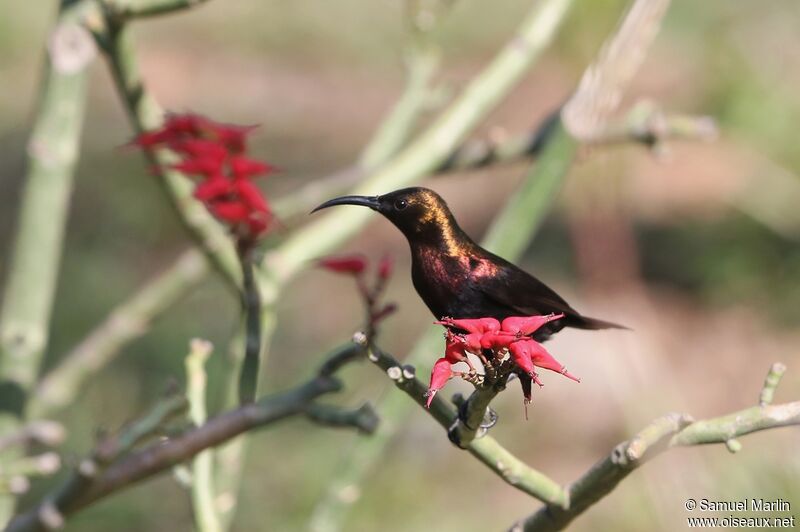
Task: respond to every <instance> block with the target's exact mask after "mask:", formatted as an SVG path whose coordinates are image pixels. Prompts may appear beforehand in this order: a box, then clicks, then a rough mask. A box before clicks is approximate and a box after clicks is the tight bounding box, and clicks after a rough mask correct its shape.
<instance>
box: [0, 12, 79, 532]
mask: <svg viewBox="0 0 800 532" xmlns="http://www.w3.org/2000/svg"><path fill="white" fill-rule="evenodd" d="M85 7H86V6H85V4H84V3H81V2H78V3H76V2H68V1H66V0H65V1H62V2H61V4H60V9H59V14H58V20H57V22H56V26H55V28H54V29H53V30H52V31H51V33H50V37H49V41H48V50H47V62H46V66H45V71H44V78H43V81H42V85H41V94H40V97H39V98H40V99H39V104H38V110H37V115H36V121H35V124H34V127H33V132H32V134H31V137H30V140H29V142H28V161H27V165H28V167H27V173H26V176H25V184H24V185H23V189H22V196H21V198H20V201H19V204H20V208H19V214H18V221H17V228H16V234H15V244H14V248H13V252H12V253H11V259H10V261H9V264H8V278H7V281H6V285H5V295H4V298H3V302H2V308H1V309H0V434H10V433H13V432H15V431H16V430H17V429H19V428H20V427H21V426H22V420H23V418H24V412H25V408H26V401H27V398H28V395H29V393H30V390H31V388H32V387H33V385H34V382H35V380H36V377H37V376H38V374H39V369H40V365H41V361H42V355H43V353H44V351H45V348H46V347H47V342H48V336H49V325H50V315H51V312H52V308H53V298H54V295H55V290H56V281H57V278H58V271H59V265H60V262H61V252H62V243H63V239H64V228H65V227H66V220H67V214H68V208H69V198H70V195H71V193H72V188H73V177H74V172H75V164H76V162H77V160H78V147H79V144H80V136H81V127H82V124H83V118H84V107H85V104H86V78H87V74H86V73H87V70H88V66H89V64H90V63H91V62H92V60H93V59H94V56H95V47H94V41H93V39H92V36H91V34H90V33H89V32H88V31H86V29H85V28H84V27H83V26H82V25H81V24H80V18H81V16H82V14H83V11H84V9H85ZM20 454H21V449H19V448H15V449H13V450H9V451H8V452H6V453H5V456H4V457H3V460H4V461H5V460H8V461H13V460H14V459H16V458H18V457H19V456H20ZM13 507H14V498H13V496H10V495H6V494H2V495H0V525H3V524H5V523H6V522H7V521H8V519H9V517H10V516H11V513H12V512H13Z"/></svg>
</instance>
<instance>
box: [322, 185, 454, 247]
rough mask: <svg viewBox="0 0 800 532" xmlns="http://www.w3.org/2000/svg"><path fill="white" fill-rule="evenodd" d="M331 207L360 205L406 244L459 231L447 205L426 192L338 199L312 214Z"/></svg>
mask: <svg viewBox="0 0 800 532" xmlns="http://www.w3.org/2000/svg"><path fill="white" fill-rule="evenodd" d="M334 205H361V206H363V207H369V208H370V209H372V210H374V211H378V212H379V213H381V214H382V215H383V216H384V217H385V218H387V219H388V220H389V221H390V222H392V223H393V224H394V225H395V226H397V228H398V229H400V231H402V232H403V234H404V235H406V237H407V238H408V239H409V240H415V239H420V238H426V237H437V236H440V235H442V234H443V233H450V232H452V231H453V230H458V226H457V225H456V222H455V220H454V219H453V215H452V214H451V213H450V209H449V208H448V207H447V203H445V201H444V200H443V199H442V198H441V196H439V195H438V194H437V193H436V192H434V191H433V190H430V189H428V188H423V187H411V188H403V189H400V190H395V191H394V192H389V193H387V194H383V195H380V196H341V197H339V198H334V199H332V200H328V201H326V202H325V203H323V204H322V205H320V206H319V207H317V208H316V209H314V210H313V211H311V212H312V213H313V212H316V211H319V210H321V209H327V208H328V207H333V206H334Z"/></svg>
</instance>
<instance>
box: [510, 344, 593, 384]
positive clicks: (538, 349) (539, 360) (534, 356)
mask: <svg viewBox="0 0 800 532" xmlns="http://www.w3.org/2000/svg"><path fill="white" fill-rule="evenodd" d="M524 342H525V343H526V344H530V357H531V360H532V361H533V363H534V365H536V366H538V367H540V368H544V369H549V370H551V371H555V372H557V373H561V374H562V375H564V376H565V377H567V378H568V379H572V380H574V381H575V382H581V380H580V379H579V378H578V377H576V376H575V375H573V374H571V373H570V372H569V371H567V368H565V367H564V366H563V365H562V364H561V363H560V362H558V360H556V359H555V358H553V355H551V354H550V353H548V352H547V350H546V349H545V348H544V346H543V345H542V344H540V343H539V342H536V341H535V340H524ZM520 343H522V341H520Z"/></svg>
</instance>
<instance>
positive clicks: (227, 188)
mask: <svg viewBox="0 0 800 532" xmlns="http://www.w3.org/2000/svg"><path fill="white" fill-rule="evenodd" d="M232 190H233V185H232V183H231V182H230V181H228V180H227V179H225V178H224V177H222V176H217V177H212V178H210V179H207V180H205V181H203V182H202V183H200V184H199V185H197V188H195V189H194V197H195V198H197V199H199V200H200V201H211V200H215V199H219V198H220V197H225V196H227V195H228V194H230V193H231V191H232Z"/></svg>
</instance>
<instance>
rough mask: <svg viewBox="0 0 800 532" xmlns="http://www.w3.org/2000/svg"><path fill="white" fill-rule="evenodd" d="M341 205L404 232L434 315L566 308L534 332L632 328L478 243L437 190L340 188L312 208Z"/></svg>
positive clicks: (542, 336) (416, 279)
mask: <svg viewBox="0 0 800 532" xmlns="http://www.w3.org/2000/svg"><path fill="white" fill-rule="evenodd" d="M337 205H358V206H362V207H368V208H370V209H372V210H374V211H377V212H378V213H380V214H381V215H383V217H384V218H386V219H387V220H389V221H390V222H391V223H392V224H394V225H395V227H397V228H398V229H399V230H400V231H401V232H402V233H403V235H404V236H405V237H406V240H407V241H408V244H409V247H410V249H411V258H412V261H411V279H412V282H413V284H414V288H415V289H416V291H417V293H418V294H419V296H420V298H421V299H422V301H423V302H424V303H425V305H426V306H427V307H428V309H429V310H430V311H431V313H432V314H433V315H434V317H435V318H436V319H437V320H442V319H445V318H458V319H466V318H486V317H491V318H495V319H497V320H498V321H502V320H503V319H505V318H508V317H512V316H535V315H545V314H563V317H561V318H559V319H556V320H553V321H551V322H549V323H547V324H546V325H545V326H544V327H542V328H541V329H539V330H538V331H536V333H535V334H534V336H533V338H534V339H535V340H537V341H540V342H542V341H545V340H547V339H548V338H550V336H552V335H553V334H555V333H557V332H559V331H560V330H561V329H563V328H564V327H572V328H576V329H589V330H597V329H627V327H625V326H623V325H619V324H617V323H613V322H610V321H605V320H600V319H597V318H590V317H588V316H584V315H582V314H580V313H579V312H578V311H577V310H575V309H574V308H572V307H571V306H570V305H569V304H568V303H567V302H566V301H565V300H564V298H562V297H561V296H559V295H558V294H557V293H556V292H555V291H554V290H553V289H552V288H550V287H548V286H547V285H546V284H544V283H543V282H542V281H540V280H539V279H537V278H536V277H534V276H533V275H531V274H529V273H528V272H526V271H524V270H523V269H521V268H519V267H518V266H516V265H514V264H512V263H511V262H509V261H507V260H505V259H503V258H502V257H499V256H497V255H495V254H494V253H492V252H490V251H488V250H486V249H484V248H482V247H481V246H480V245H478V244H477V243H475V241H473V240H472V239H471V238H470V237H469V235H467V234H466V233H465V232H464V230H463V229H461V227H460V226H459V225H458V222H456V219H455V217H454V216H453V213H452V212H451V211H450V208H449V207H448V206H447V203H446V202H445V201H444V199H442V197H441V196H439V194H437V193H436V192H434V191H433V190H430V189H428V188H424V187H410V188H403V189H400V190H395V191H394V192H389V193H387V194H383V195H379V196H355V195H349V196H340V197H337V198H333V199H331V200H328V201H326V202H324V203H322V204H321V205H319V206H318V207H316V208H315V209H314V210H313V211H311V212H312V214H313V213H315V212H317V211H320V210H322V209H327V208H329V207H333V206H337Z"/></svg>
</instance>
